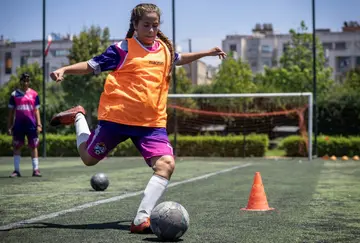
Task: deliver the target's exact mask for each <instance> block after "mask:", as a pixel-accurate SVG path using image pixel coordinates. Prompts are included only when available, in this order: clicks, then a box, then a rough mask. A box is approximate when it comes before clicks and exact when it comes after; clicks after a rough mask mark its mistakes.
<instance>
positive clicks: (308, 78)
mask: <svg viewBox="0 0 360 243" xmlns="http://www.w3.org/2000/svg"><path fill="white" fill-rule="evenodd" d="M307 30H308V28H307V27H306V25H305V23H304V21H302V22H301V24H300V28H299V30H298V31H295V30H294V29H291V30H290V31H289V34H290V37H291V39H290V41H289V42H288V43H287V44H286V47H285V48H284V53H283V55H282V56H281V58H280V66H281V67H280V68H277V69H272V70H270V69H269V68H267V69H265V74H264V77H263V81H262V85H264V84H265V83H267V85H268V86H269V85H270V84H271V85H274V86H275V87H276V90H279V91H282V92H311V91H312V90H313V51H312V34H310V33H307ZM325 63H326V60H325V56H324V49H323V47H322V45H321V42H320V41H319V39H318V38H316V75H317V88H318V91H319V95H323V94H326V93H327V92H328V91H329V89H331V87H332V85H333V80H331V73H332V69H331V68H330V67H326V66H325Z"/></svg>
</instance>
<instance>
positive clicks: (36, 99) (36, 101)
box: [35, 95, 40, 109]
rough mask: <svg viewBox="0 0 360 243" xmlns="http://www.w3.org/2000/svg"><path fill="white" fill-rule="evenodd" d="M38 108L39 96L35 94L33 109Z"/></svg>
mask: <svg viewBox="0 0 360 243" xmlns="http://www.w3.org/2000/svg"><path fill="white" fill-rule="evenodd" d="M39 108H40V98H39V96H38V95H36V98H35V109H39Z"/></svg>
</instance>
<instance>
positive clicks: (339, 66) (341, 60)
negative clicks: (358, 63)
mask: <svg viewBox="0 0 360 243" xmlns="http://www.w3.org/2000/svg"><path fill="white" fill-rule="evenodd" d="M336 59H337V61H336V71H337V72H344V71H347V70H349V69H350V68H351V57H337V58H336Z"/></svg>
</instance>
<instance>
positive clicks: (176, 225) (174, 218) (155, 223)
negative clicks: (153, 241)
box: [150, 201, 189, 241]
mask: <svg viewBox="0 0 360 243" xmlns="http://www.w3.org/2000/svg"><path fill="white" fill-rule="evenodd" d="M150 227H151V230H152V232H153V233H154V234H155V235H156V236H157V237H158V238H159V239H161V240H170V241H174V240H177V239H179V238H180V237H181V236H183V235H184V233H185V232H186V231H187V229H188V227H189V214H188V212H187V211H186V209H185V208H184V207H183V206H182V205H181V204H179V203H177V202H172V201H166V202H162V203H160V204H158V205H157V206H156V207H155V208H154V210H153V211H152V212H151V215H150Z"/></svg>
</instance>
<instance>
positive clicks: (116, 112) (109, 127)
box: [87, 37, 180, 166]
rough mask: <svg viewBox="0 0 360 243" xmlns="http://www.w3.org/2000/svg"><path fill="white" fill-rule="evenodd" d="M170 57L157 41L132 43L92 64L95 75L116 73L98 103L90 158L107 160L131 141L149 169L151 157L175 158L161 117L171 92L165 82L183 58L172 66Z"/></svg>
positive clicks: (120, 45) (122, 44)
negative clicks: (118, 146)
mask: <svg viewBox="0 0 360 243" xmlns="http://www.w3.org/2000/svg"><path fill="white" fill-rule="evenodd" d="M169 53H170V52H169V50H168V49H167V47H166V46H165V45H164V43H163V42H162V41H160V40H158V39H157V40H156V41H155V43H154V45H153V46H151V47H146V46H143V45H142V44H141V43H140V42H139V41H138V40H137V39H136V37H133V38H130V39H127V40H124V41H121V42H119V43H116V44H113V45H111V46H110V47H108V48H107V50H106V51H105V52H104V53H102V54H101V55H99V56H96V57H94V58H92V59H91V60H89V61H88V64H89V66H91V67H92V68H93V70H94V73H95V74H99V73H101V72H104V71H112V72H111V73H110V74H109V75H108V77H107V80H106V82H105V86H104V92H103V93H102V95H101V98H100V103H99V109H98V113H99V114H98V119H99V124H98V126H97V128H96V129H95V130H94V131H93V132H92V133H91V135H90V137H89V139H88V142H87V145H88V148H87V150H88V153H89V154H90V155H91V156H92V157H94V158H97V159H99V160H101V159H103V158H104V157H105V156H106V155H107V154H108V152H109V151H111V150H112V149H113V148H115V147H116V146H117V144H119V143H120V142H122V141H125V140H127V139H129V138H130V139H131V140H132V142H133V143H134V145H135V146H136V148H137V149H138V150H139V152H140V153H141V155H142V156H143V157H144V159H145V161H146V162H147V163H148V165H149V166H150V159H151V158H152V157H155V156H163V155H173V148H172V146H171V144H170V142H169V139H168V134H167V131H166V116H165V115H164V114H163V112H164V111H166V100H167V91H168V86H169V82H168V81H167V80H166V76H167V73H168V71H169V70H170V69H169V68H171V66H172V65H173V64H174V63H176V62H178V61H179V60H180V55H179V54H178V53H176V54H175V60H174V63H170V61H169V60H170V59H169V56H170V54H169ZM160 91H161V92H160ZM159 100H160V101H159ZM160 109H161V110H160Z"/></svg>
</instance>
